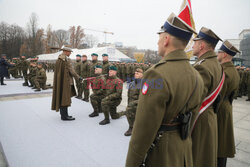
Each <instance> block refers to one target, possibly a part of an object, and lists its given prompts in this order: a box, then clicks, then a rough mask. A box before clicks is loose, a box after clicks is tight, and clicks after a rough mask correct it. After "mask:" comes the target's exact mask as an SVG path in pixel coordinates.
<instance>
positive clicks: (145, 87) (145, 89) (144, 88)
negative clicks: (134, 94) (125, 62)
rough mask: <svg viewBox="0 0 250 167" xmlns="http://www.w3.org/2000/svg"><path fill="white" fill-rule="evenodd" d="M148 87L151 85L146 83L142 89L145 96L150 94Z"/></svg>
mask: <svg viewBox="0 0 250 167" xmlns="http://www.w3.org/2000/svg"><path fill="white" fill-rule="evenodd" d="M148 87H149V85H148V84H147V83H146V82H145V83H144V85H143V87H142V94H143V95H145V94H147V92H148Z"/></svg>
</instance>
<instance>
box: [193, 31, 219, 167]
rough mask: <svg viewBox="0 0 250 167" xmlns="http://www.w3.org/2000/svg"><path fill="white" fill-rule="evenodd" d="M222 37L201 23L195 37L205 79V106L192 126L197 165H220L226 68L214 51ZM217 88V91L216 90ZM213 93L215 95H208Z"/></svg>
mask: <svg viewBox="0 0 250 167" xmlns="http://www.w3.org/2000/svg"><path fill="white" fill-rule="evenodd" d="M219 40H221V39H220V38H219V37H218V36H217V35H216V34H215V33H214V32H213V31H212V30H210V29H208V28H205V27H202V28H201V30H200V32H199V34H198V35H197V37H196V38H195V39H194V45H193V54H194V55H195V56H197V57H198V60H197V62H196V63H195V64H194V68H195V69H196V70H197V71H198V72H199V73H200V75H201V77H202V79H203V82H204V86H205V87H204V91H203V95H202V100H203V102H202V109H200V110H199V114H198V115H197V116H195V127H194V128H193V133H192V141H193V160H194V167H201V166H202V167H216V166H217V146H218V132H217V115H216V112H217V107H218V99H219V98H217V100H215V98H214V99H212V98H213V97H217V96H218V94H219V90H221V88H222V86H221V85H223V71H222V67H221V65H220V63H219V62H218V60H217V55H216V54H215V52H214V49H215V46H216V45H217V43H218V42H219ZM217 90H218V91H217ZM209 97H212V98H209Z"/></svg>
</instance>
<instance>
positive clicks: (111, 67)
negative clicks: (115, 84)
mask: <svg viewBox="0 0 250 167" xmlns="http://www.w3.org/2000/svg"><path fill="white" fill-rule="evenodd" d="M109 70H114V71H117V68H116V66H110V67H109Z"/></svg>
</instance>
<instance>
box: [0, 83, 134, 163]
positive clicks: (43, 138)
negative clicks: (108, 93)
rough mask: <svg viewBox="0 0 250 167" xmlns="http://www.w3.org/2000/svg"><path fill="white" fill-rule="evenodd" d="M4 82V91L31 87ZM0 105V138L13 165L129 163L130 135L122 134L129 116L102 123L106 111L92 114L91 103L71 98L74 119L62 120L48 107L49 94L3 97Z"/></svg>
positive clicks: (71, 112) (70, 112)
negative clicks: (19, 97) (10, 98)
mask: <svg viewBox="0 0 250 167" xmlns="http://www.w3.org/2000/svg"><path fill="white" fill-rule="evenodd" d="M6 83H7V86H1V87H0V96H3V94H4V93H5V94H7V93H8V94H9V95H10V92H12V93H17V92H18V93H27V92H30V90H28V89H30V88H27V87H23V86H20V85H21V83H22V81H6ZM15 86H16V89H14V88H15ZM14 91H15V92H14ZM0 108H1V110H0V141H1V143H2V145H3V149H4V152H5V154H6V157H7V160H8V162H9V165H10V166H11V167H122V166H125V160H126V154H127V150H128V145H129V140H130V137H125V136H124V135H123V134H124V132H125V131H126V130H127V129H128V123H127V120H126V117H122V118H120V119H118V120H111V123H110V124H108V125H105V126H101V125H99V122H100V121H101V120H103V118H104V116H103V114H100V115H99V117H95V118H89V117H88V115H89V114H90V113H91V112H92V111H93V109H92V106H91V104H90V103H87V102H83V101H81V100H78V99H76V98H72V106H71V107H69V114H70V115H72V116H74V117H75V118H76V120H75V121H69V122H66V121H61V120H60V114H59V113H57V112H55V111H51V109H50V108H51V96H50V97H44V98H33V99H22V100H11V101H1V99H0ZM119 111H120V110H119Z"/></svg>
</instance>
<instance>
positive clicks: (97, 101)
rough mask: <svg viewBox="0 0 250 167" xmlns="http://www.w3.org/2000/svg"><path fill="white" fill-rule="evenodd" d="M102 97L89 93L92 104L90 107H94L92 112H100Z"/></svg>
mask: <svg viewBox="0 0 250 167" xmlns="http://www.w3.org/2000/svg"><path fill="white" fill-rule="evenodd" d="M103 98H104V96H102V95H97V94H95V93H93V94H91V95H90V102H91V105H92V107H93V109H94V112H98V113H101V112H102V106H101V103H102V99H103Z"/></svg>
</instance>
